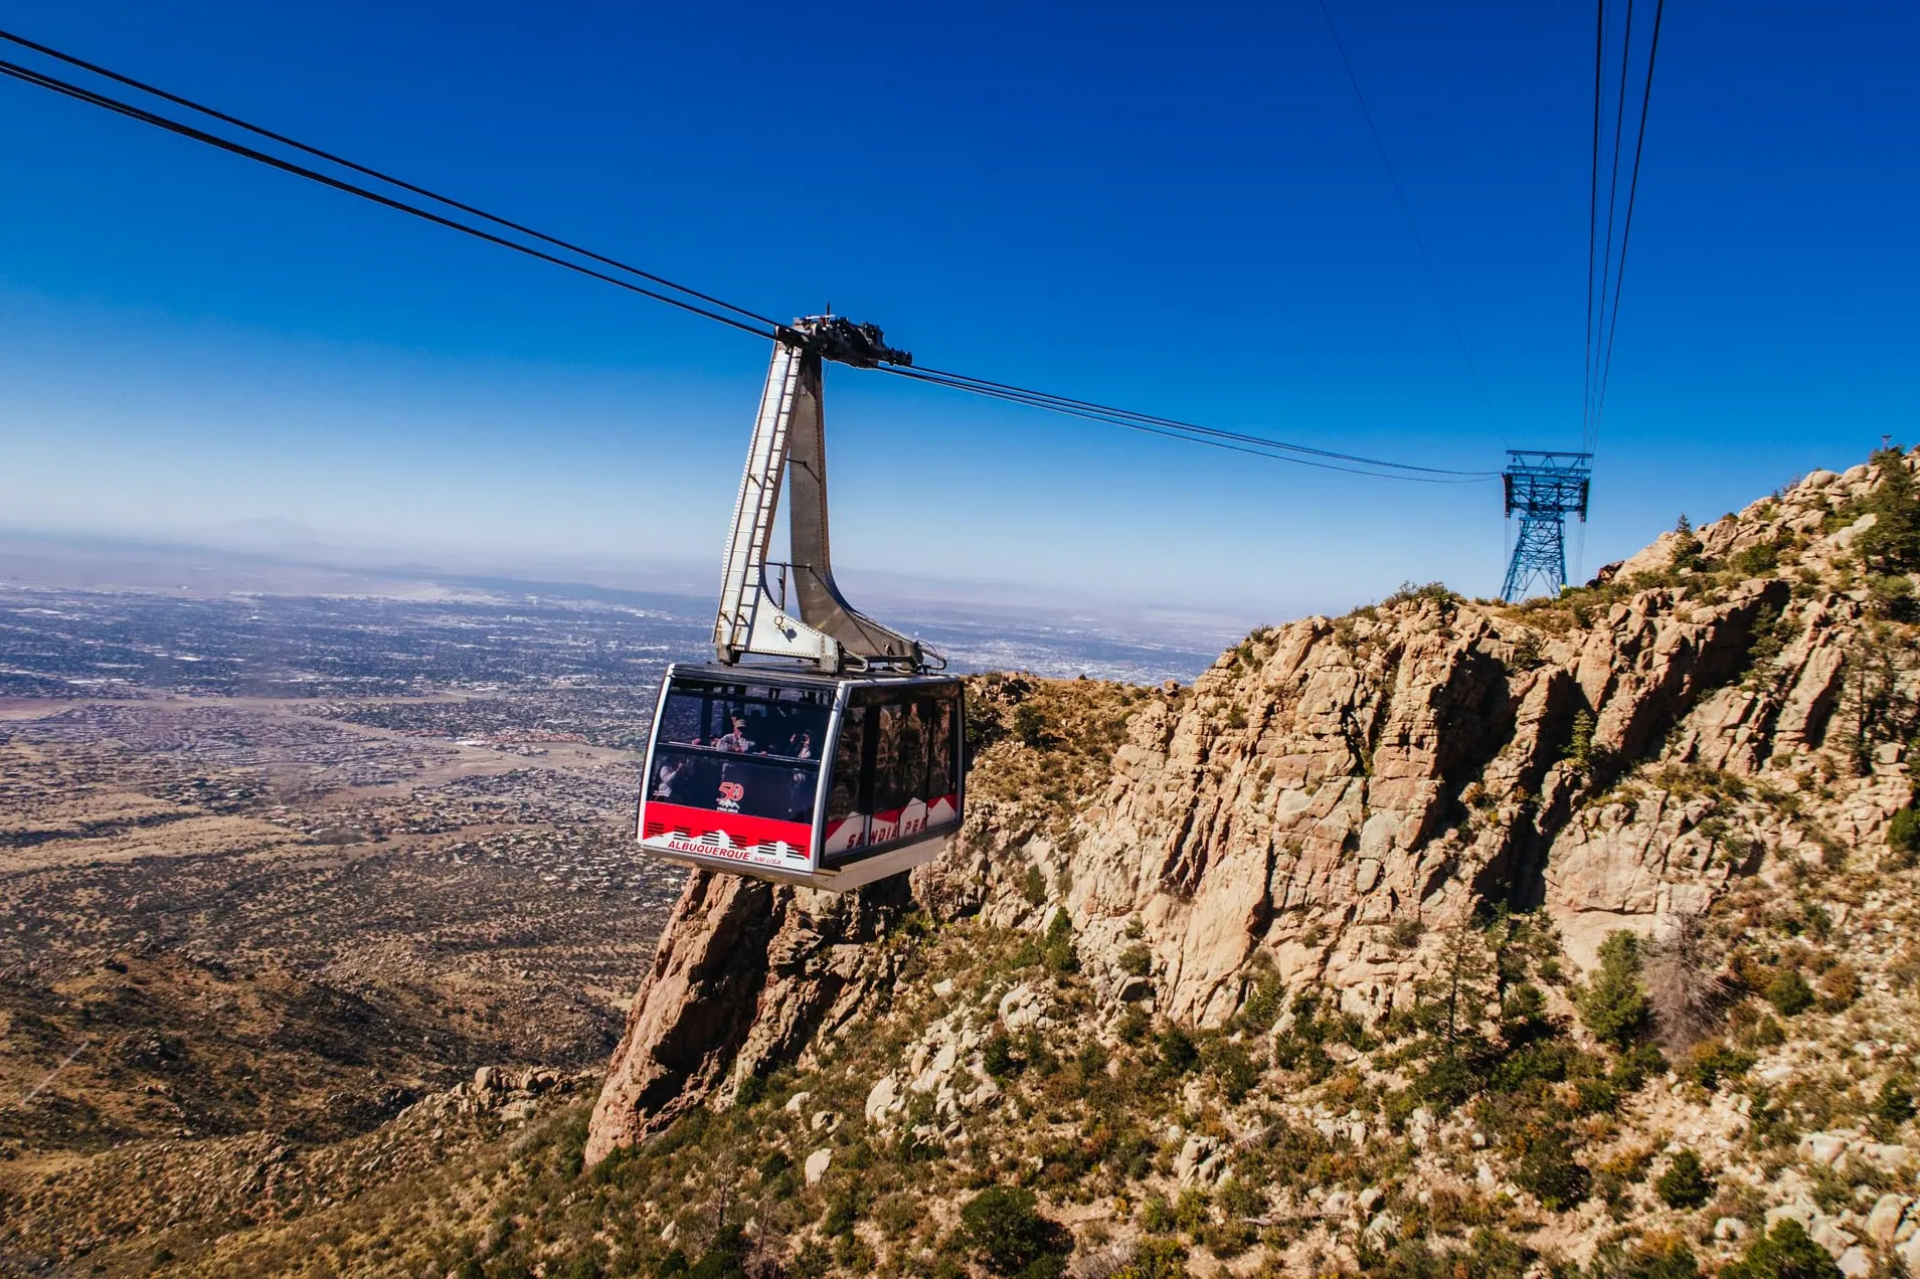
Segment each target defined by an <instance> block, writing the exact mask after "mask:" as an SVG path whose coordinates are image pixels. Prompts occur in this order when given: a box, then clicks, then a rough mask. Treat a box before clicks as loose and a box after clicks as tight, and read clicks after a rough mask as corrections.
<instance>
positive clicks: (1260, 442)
mask: <svg viewBox="0 0 1920 1279" xmlns="http://www.w3.org/2000/svg"><path fill="white" fill-rule="evenodd" d="M880 371H881V372H883V373H891V374H893V375H894V376H896V377H904V378H910V379H912V380H913V381H916V382H926V383H930V384H931V385H934V386H944V387H947V388H949V389H950V390H955V391H966V392H968V393H970V394H973V395H980V396H985V397H986V398H988V399H993V400H1001V401H1004V402H1006V403H1009V404H1018V405H1023V406H1025V407H1027V408H1037V409H1045V410H1047V411H1048V412H1052V413H1061V414H1065V415H1066V416H1068V417H1078V418H1085V419H1087V420H1088V421H1093V422H1105V423H1107V424H1109V425H1111V426H1119V427H1124V428H1125V429H1127V430H1130V431H1141V432H1144V433H1146V434H1148V435H1159V436H1164V437H1166V438H1168V439H1175V440H1185V441H1187V442H1188V443H1190V444H1205V445H1207V446H1209V447H1212V448H1220V449H1226V450H1228V451H1230V452H1234V453H1247V454H1250V455H1252V456H1254V457H1264V458H1268V459H1270V460H1272V461H1276V462H1291V463H1294V464H1295V465H1298V466H1311V467H1315V468H1317V469H1320V470H1327V471H1343V472H1345V473H1347V474H1349V475H1364V476H1368V477H1370V478H1373V479H1381V480H1411V481H1413V482H1415V483H1421V484H1484V483H1488V482H1490V481H1492V480H1495V479H1498V478H1499V473H1498V472H1494V471H1448V470H1443V469H1441V468H1438V467H1428V466H1414V465H1412V464H1410V463H1406V462H1389V461H1384V460H1382V459H1378V458H1368V457H1360V456H1357V455H1353V454H1347V453H1336V452H1333V451H1331V450H1327V449H1313V448H1307V447H1306V446H1304V445H1298V444H1288V443H1286V442H1284V441H1281V440H1273V439H1268V438H1266V437H1264V436H1258V435H1243V434H1240V433H1238V432H1234V431H1222V430H1219V429H1217V428H1214V427H1206V426H1199V425H1197V424H1194V423H1187V422H1180V421H1178V420H1176V419H1172V418H1158V417H1152V416H1150V415H1147V414H1141V413H1133V412H1131V411H1129V410H1125V409H1108V408H1106V407H1104V406H1102V405H1097V404H1091V403H1088V402H1086V401H1080V400H1069V399H1065V398H1063V397H1058V396H1051V395H1047V394H1046V393H1044V392H1035V391H1024V390H1021V389H1020V388H1017V387H1007V386H1004V384H1001V383H994V382H985V381H981V380H978V379H969V378H956V377H951V376H948V375H945V374H941V373H939V372H937V371H935V370H931V369H916V368H907V367H902V366H896V365H881V366H880ZM1301 454H1308V455H1311V456H1300V455H1301ZM1318 458H1331V459H1338V461H1320V460H1315V459H1318ZM1340 461H1346V462H1353V463H1357V464H1358V465H1357V466H1345V465H1340V464H1339V463H1340ZM1361 467H1393V468H1396V469H1394V470H1390V471H1389V470H1363V469H1360V468H1361ZM1410 472H1421V473H1420V474H1413V473H1410Z"/></svg>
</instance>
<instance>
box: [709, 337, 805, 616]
mask: <svg viewBox="0 0 1920 1279" xmlns="http://www.w3.org/2000/svg"><path fill="white" fill-rule="evenodd" d="M783 363H784V365H785V368H784V369H782V368H781V367H780V366H781V365H782V364H783ZM800 364H801V352H800V351H799V349H797V348H795V347H792V346H789V345H787V344H786V343H784V342H776V343H775V344H774V348H773V368H771V369H769V370H768V376H767V386H766V392H765V394H764V395H762V396H761V399H760V414H759V417H758V418H757V419H756V420H755V422H754V426H753V445H752V448H751V451H750V452H749V454H748V460H747V467H746V469H745V470H744V471H743V472H742V473H741V476H740V493H739V496H738V497H737V498H736V499H735V501H734V508H733V511H734V514H733V534H732V536H731V537H730V538H729V539H728V542H727V557H726V559H725V561H724V562H723V563H722V565H721V574H722V591H721V595H722V599H721V612H720V621H719V623H718V625H717V626H716V627H715V630H716V631H725V632H727V633H726V634H715V636H714V641H715V643H716V644H719V645H723V646H725V647H726V648H729V649H732V650H734V651H736V652H743V651H745V650H746V649H747V647H748V644H749V641H750V640H751V638H752V635H753V622H754V614H755V613H756V611H757V610H758V609H759V606H760V603H761V599H762V596H763V594H764V592H763V590H762V589H761V586H762V579H763V575H764V573H765V570H766V559H767V547H768V545H769V543H770V542H771V540H772V537H773V521H774V519H775V517H776V516H777V515H778V514H779V507H780V485H781V483H782V481H783V480H784V478H785V475H786V464H787V432H788V430H789V428H790V426H791V424H792V420H793V404H794V392H795V389H796V384H797V383H798V381H799V379H800Z"/></svg>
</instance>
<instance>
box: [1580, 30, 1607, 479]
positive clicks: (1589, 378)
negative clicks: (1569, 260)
mask: <svg viewBox="0 0 1920 1279" xmlns="http://www.w3.org/2000/svg"><path fill="white" fill-rule="evenodd" d="M1593 7H1594V29H1593V173H1592V176H1591V177H1590V178H1589V179H1588V185H1587V362H1586V371H1585V374H1584V377H1585V379H1586V382H1585V385H1583V386H1582V387H1581V388H1580V447H1582V448H1583V449H1584V448H1588V447H1590V446H1589V445H1588V443H1587V425H1588V423H1589V421H1590V420H1591V419H1592V416H1593V334H1594V329H1595V328H1597V327H1598V325H1597V324H1596V322H1595V320H1594V315H1593V295H1594V278H1593V274H1594V273H1593V269H1594V267H1595V266H1597V265H1598V264H1599V256H1600V253H1599V251H1600V242H1599V232H1600V84H1601V80H1602V78H1603V75H1602V66H1603V63H1604V58H1603V55H1604V54H1605V52H1606V47H1607V0H1594V6H1593ZM1603 296H1604V295H1603Z"/></svg>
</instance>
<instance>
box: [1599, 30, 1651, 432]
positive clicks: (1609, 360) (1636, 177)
mask: <svg viewBox="0 0 1920 1279" xmlns="http://www.w3.org/2000/svg"><path fill="white" fill-rule="evenodd" d="M1666 10H1667V0H1658V3H1657V4H1655V6H1654V9H1653V42H1652V45H1651V46H1650V47H1649V48H1648V50H1647V83H1646V88H1645V89H1644V90H1643V91H1642V92H1641V95H1640V129H1639V134H1638V136H1637V137H1636V138H1635V139H1634V144H1633V178H1632V180H1631V181H1629V182H1628V183H1627V218H1626V225H1625V226H1624V227H1623V228H1622V229H1621V232H1620V269H1619V270H1618V271H1616V272H1615V273H1614V278H1613V306H1612V307H1611V308H1610V309H1609V316H1608V320H1607V340H1606V344H1605V350H1606V359H1605V362H1604V363H1603V365H1602V366H1601V369H1600V397H1599V400H1598V402H1597V403H1596V404H1595V405H1594V410H1593V434H1594V440H1595V442H1598V440H1599V437H1600V415H1601V414H1602V413H1603V412H1605V411H1606V407H1607V378H1608V376H1609V375H1610V374H1611V373H1612V372H1613V334H1614V330H1615V329H1616V328H1617V327H1618V326H1619V324H1620V282H1621V281H1622V280H1624V279H1625V278H1626V274H1627V244H1628V242H1629V241H1630V240H1631V238H1632V236H1633V203H1634V197H1635V196H1637V195H1638V194H1639V193H1640V155H1641V153H1642V152H1643V151H1644V150H1645V149H1646V145H1647V110H1648V108H1649V107H1650V106H1651V105H1652V103H1653V69H1654V65H1655V63H1656V61H1657V60H1658V58H1659V57H1660V19H1661V17H1662V16H1663V15H1664V14H1665V13H1666Z"/></svg>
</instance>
